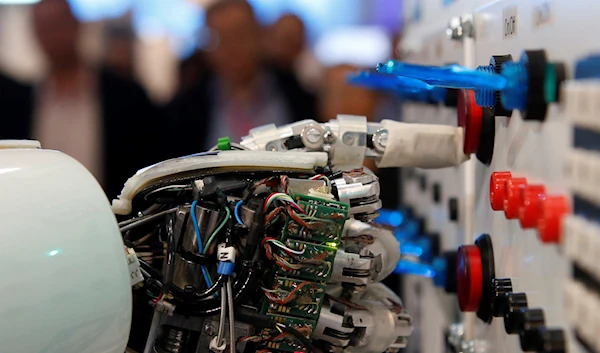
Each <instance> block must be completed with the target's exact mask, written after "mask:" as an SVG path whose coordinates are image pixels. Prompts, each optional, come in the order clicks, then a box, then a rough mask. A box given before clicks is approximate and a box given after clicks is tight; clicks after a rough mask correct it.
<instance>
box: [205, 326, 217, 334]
mask: <svg viewBox="0 0 600 353" xmlns="http://www.w3.org/2000/svg"><path fill="white" fill-rule="evenodd" d="M204 333H206V334H207V335H209V336H214V335H215V327H214V326H213V325H211V324H206V325H204Z"/></svg>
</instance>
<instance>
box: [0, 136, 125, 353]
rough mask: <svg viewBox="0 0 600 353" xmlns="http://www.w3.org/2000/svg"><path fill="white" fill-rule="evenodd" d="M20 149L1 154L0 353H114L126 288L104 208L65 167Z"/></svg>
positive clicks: (116, 237)
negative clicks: (0, 276) (0, 352)
mask: <svg viewBox="0 0 600 353" xmlns="http://www.w3.org/2000/svg"><path fill="white" fill-rule="evenodd" d="M21 146H24V147H29V148H15V146H14V144H12V145H11V146H10V147H9V148H0V195H2V203H1V204H0V207H1V211H0V224H2V230H1V231H0V232H1V238H2V246H1V247H0V272H1V273H2V281H0V292H1V293H2V304H1V305H0V342H1V346H2V348H1V349H0V350H1V351H2V352H15V353H16V352H19V353H122V352H123V351H124V350H125V346H126V344H127V339H128V336H129V328H130V324H131V287H130V282H129V275H128V270H127V262H126V257H125V251H124V246H123V241H122V238H121V234H120V233H119V229H118V226H117V222H116V220H115V217H114V215H113V214H112V212H111V210H110V205H109V203H108V200H107V198H106V196H105V195H104V192H103V191H102V188H101V187H100V185H99V184H98V183H97V182H96V180H95V179H94V178H93V176H92V175H91V174H90V173H89V172H88V171H87V170H86V169H85V168H84V167H83V166H82V165H81V164H79V163H78V162H76V161H75V160H74V159H72V158H70V157H68V156H66V155H65V154H62V153H60V152H56V151H49V150H41V149H37V148H36V147H38V146H39V144H35V143H31V144H21Z"/></svg>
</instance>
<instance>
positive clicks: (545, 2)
mask: <svg viewBox="0 0 600 353" xmlns="http://www.w3.org/2000/svg"><path fill="white" fill-rule="evenodd" d="M554 7H555V6H554V0H536V1H535V2H534V3H533V9H532V11H531V14H532V16H533V18H532V20H531V23H532V25H533V28H539V27H542V26H545V25H548V24H550V23H552V22H553V21H554Z"/></svg>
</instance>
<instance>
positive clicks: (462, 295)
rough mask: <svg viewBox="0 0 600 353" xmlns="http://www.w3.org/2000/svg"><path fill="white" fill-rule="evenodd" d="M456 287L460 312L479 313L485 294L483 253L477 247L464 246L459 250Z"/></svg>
mask: <svg viewBox="0 0 600 353" xmlns="http://www.w3.org/2000/svg"><path fill="white" fill-rule="evenodd" d="M456 286H457V288H456V289H457V292H458V304H459V305H460V310H461V311H463V312H467V311H477V310H478V309H479V303H480V302H481V293H482V292H483V268H482V264H481V251H480V250H479V248H478V247H477V245H463V246H461V247H460V248H458V263H457V268H456Z"/></svg>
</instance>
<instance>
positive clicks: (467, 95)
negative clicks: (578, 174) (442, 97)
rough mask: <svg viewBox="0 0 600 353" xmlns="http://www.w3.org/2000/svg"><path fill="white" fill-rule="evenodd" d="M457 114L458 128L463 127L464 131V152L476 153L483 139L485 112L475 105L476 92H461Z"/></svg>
mask: <svg viewBox="0 0 600 353" xmlns="http://www.w3.org/2000/svg"><path fill="white" fill-rule="evenodd" d="M456 112H457V113H458V126H461V127H463V130H464V134H463V152H464V153H465V154H471V153H476V152H477V150H478V149H479V140H480V138H481V124H482V121H483V110H482V109H481V107H480V106H478V105H477V103H475V92H473V91H472V90H460V92H459V94H458V106H457V109H456Z"/></svg>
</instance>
